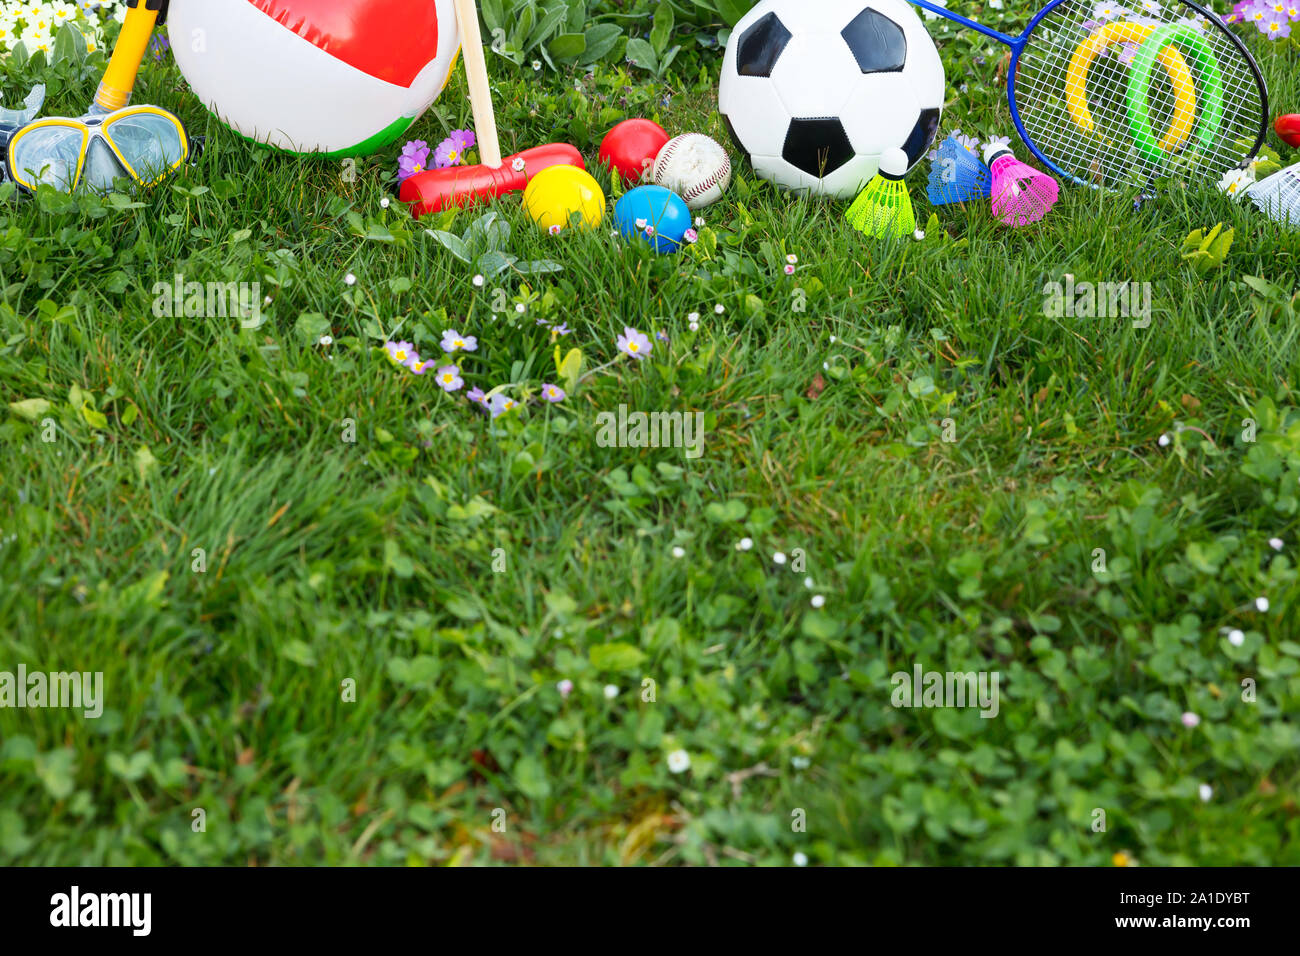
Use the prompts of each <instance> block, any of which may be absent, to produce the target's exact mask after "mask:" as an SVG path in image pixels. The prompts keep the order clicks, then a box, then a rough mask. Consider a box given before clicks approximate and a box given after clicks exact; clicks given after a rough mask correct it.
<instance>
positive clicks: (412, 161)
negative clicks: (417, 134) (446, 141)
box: [397, 139, 429, 182]
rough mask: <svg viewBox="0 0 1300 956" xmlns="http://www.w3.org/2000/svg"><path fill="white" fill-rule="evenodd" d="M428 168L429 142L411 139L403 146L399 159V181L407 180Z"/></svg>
mask: <svg viewBox="0 0 1300 956" xmlns="http://www.w3.org/2000/svg"><path fill="white" fill-rule="evenodd" d="M428 168H429V144H428V143H426V142H425V141H424V140H422V139H415V140H411V142H409V143H407V144H406V145H405V146H403V147H402V155H401V156H399V157H398V159H397V181H398V182H405V181H406V180H408V179H410V178H411V177H412V176H414V175H415V174H416V173H422V172H424V171H425V170H426V169H428Z"/></svg>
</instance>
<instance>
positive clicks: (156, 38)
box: [149, 33, 172, 63]
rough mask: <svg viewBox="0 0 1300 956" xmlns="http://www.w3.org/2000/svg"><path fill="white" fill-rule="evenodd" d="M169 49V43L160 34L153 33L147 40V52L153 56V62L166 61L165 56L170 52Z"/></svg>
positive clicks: (170, 45)
mask: <svg viewBox="0 0 1300 956" xmlns="http://www.w3.org/2000/svg"><path fill="white" fill-rule="evenodd" d="M171 48H172V44H171V41H170V40H169V39H167V37H165V36H163V35H162V34H161V33H155V34H154V35H153V37H152V38H150V40H149V52H150V53H152V54H153V58H154V60H155V61H156V62H158V63H161V62H162V61H163V60H165V59H167V54H168V53H170V52H171Z"/></svg>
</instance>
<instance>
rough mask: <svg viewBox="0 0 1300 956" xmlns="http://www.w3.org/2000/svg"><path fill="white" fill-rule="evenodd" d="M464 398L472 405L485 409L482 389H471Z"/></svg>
mask: <svg viewBox="0 0 1300 956" xmlns="http://www.w3.org/2000/svg"><path fill="white" fill-rule="evenodd" d="M465 397H466V398H468V399H469V400H470V401H471V402H473V403H474V404H476V405H482V406H483V407H484V408H487V400H486V397H485V396H484V394H483V389H481V388H471V389H470V390H469V391H468V392H466V393H465Z"/></svg>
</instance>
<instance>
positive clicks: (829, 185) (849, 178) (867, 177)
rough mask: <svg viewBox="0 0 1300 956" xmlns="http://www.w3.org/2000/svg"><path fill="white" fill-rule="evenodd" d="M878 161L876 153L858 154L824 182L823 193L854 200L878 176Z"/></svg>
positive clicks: (822, 185)
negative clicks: (872, 178)
mask: <svg viewBox="0 0 1300 956" xmlns="http://www.w3.org/2000/svg"><path fill="white" fill-rule="evenodd" d="M877 162H878V159H877V157H876V155H875V154H874V153H858V155H856V156H854V157H853V158H852V159H850V160H849V161H848V162H847V163H845V164H844V165H843V166H841V167H840V168H839V169H837V170H835V172H833V173H831V174H830V175H829V176H827V177H826V178H825V179H823V180H822V184H821V190H820V191H821V193H822V195H824V196H833V197H835V198H837V199H852V198H853V197H855V196H856V195H857V194H858V193H860V192H861V191H862V189H863V187H864V186H866V185H867V183H869V182H871V177H872V176H874V175H876V165H877Z"/></svg>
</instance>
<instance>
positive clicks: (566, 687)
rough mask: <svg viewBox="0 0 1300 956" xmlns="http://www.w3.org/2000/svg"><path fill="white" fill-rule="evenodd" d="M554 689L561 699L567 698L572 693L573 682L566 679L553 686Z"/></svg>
mask: <svg viewBox="0 0 1300 956" xmlns="http://www.w3.org/2000/svg"><path fill="white" fill-rule="evenodd" d="M555 689H556V690H558V691H559V692H560V696H561V697H568V696H569V695H570V694H572V693H573V681H571V680H569V679H568V678H567V677H566V678H565V679H564V680H562V681H560V682H559V683H558V684H556V685H555Z"/></svg>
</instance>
